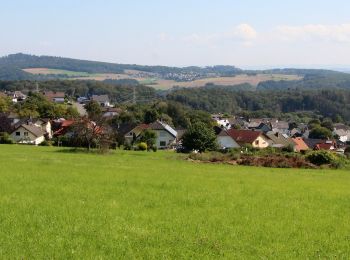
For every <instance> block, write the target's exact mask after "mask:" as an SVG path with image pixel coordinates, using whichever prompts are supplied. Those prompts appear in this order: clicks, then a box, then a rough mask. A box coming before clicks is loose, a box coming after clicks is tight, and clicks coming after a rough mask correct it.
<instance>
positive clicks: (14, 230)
mask: <svg viewBox="0 0 350 260" xmlns="http://www.w3.org/2000/svg"><path fill="white" fill-rule="evenodd" d="M349 187H350V174H349V172H348V171H335V170H292V169H268V168H261V169H258V168H253V167H236V166H228V165H209V164H196V163H191V162H187V161H185V160H182V159H181V158H179V155H177V154H175V153H171V152H157V153H147V152H124V151H116V152H114V153H113V154H110V155H94V154H85V153H69V152H68V151H67V150H63V151H62V150H58V149H57V148H50V147H49V148H46V147H30V146H16V145H13V146H7V145H0V259H9V258H10V259H52V258H55V259H71V258H73V259H74V258H79V259H105V258H107V259H117V258H125V259H135V258H146V259H162V258H176V259H177V258H196V259H208V258H230V259H257V258H259V259H260V258H265V259H293V258H294V259H306V258H311V259H313V258H322V259H325V258H327V259H334V258H341V259H347V258H349V257H350V188H349Z"/></svg>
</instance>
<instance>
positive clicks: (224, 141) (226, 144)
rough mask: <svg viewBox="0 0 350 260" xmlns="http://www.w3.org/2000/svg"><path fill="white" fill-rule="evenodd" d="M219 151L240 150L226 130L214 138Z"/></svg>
mask: <svg viewBox="0 0 350 260" xmlns="http://www.w3.org/2000/svg"><path fill="white" fill-rule="evenodd" d="M216 139H217V142H218V145H219V147H220V148H221V149H230V148H240V147H241V146H240V145H239V144H238V143H237V142H236V141H235V140H234V139H233V138H232V137H231V136H230V135H229V133H228V132H227V131H226V130H222V131H221V132H220V133H219V134H218V135H217V137H216Z"/></svg>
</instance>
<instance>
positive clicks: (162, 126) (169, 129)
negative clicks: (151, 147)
mask: <svg viewBox="0 0 350 260" xmlns="http://www.w3.org/2000/svg"><path fill="white" fill-rule="evenodd" d="M148 129H151V130H165V131H167V132H168V133H169V134H171V135H172V136H174V137H176V136H177V132H176V130H175V129H173V128H172V127H171V126H169V125H167V124H165V123H163V122H160V121H155V122H154V123H152V124H149V125H148Z"/></svg>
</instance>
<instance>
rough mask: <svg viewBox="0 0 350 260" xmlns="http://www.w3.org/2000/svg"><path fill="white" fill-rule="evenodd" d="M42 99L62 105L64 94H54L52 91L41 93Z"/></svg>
mask: <svg viewBox="0 0 350 260" xmlns="http://www.w3.org/2000/svg"><path fill="white" fill-rule="evenodd" d="M43 95H44V97H46V99H47V100H49V101H51V102H55V103H64V102H65V97H66V94H65V93H64V92H54V91H45V92H43Z"/></svg>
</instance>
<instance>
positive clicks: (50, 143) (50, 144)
mask: <svg viewBox="0 0 350 260" xmlns="http://www.w3.org/2000/svg"><path fill="white" fill-rule="evenodd" d="M39 146H52V142H51V141H47V140H45V141H44V142H42V143H40V144H39Z"/></svg>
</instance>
